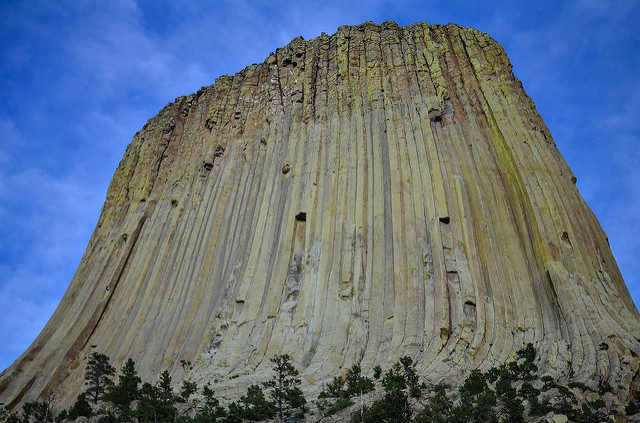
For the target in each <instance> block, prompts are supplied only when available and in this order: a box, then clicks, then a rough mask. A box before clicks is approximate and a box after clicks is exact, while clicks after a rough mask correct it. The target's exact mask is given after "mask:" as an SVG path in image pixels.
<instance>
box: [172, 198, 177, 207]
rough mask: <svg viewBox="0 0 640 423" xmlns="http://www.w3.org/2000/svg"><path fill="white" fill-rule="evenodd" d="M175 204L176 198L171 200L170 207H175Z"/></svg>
mask: <svg viewBox="0 0 640 423" xmlns="http://www.w3.org/2000/svg"><path fill="white" fill-rule="evenodd" d="M177 205H178V200H176V199H175V198H174V199H173V200H171V207H175V206H177Z"/></svg>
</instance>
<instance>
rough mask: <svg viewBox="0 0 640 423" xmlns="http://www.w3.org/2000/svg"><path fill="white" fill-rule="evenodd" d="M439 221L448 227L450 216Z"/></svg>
mask: <svg viewBox="0 0 640 423" xmlns="http://www.w3.org/2000/svg"><path fill="white" fill-rule="evenodd" d="M439 219H440V222H442V223H444V224H446V225H448V224H449V216H442V217H440V218H439Z"/></svg>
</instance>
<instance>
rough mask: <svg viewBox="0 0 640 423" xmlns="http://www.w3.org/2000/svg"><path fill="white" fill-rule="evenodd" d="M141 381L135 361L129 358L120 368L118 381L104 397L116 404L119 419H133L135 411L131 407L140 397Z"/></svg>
mask: <svg viewBox="0 0 640 423" xmlns="http://www.w3.org/2000/svg"><path fill="white" fill-rule="evenodd" d="M140 382H141V379H140V377H139V376H138V372H137V371H136V368H135V363H134V362H133V360H132V359H130V358H129V359H128V360H127V361H126V363H124V365H123V366H122V369H121V370H120V375H119V376H118V383H117V384H115V385H113V386H111V387H110V388H109V390H108V392H107V393H106V394H105V398H104V399H105V400H106V401H108V402H110V403H112V404H113V405H114V407H115V409H116V412H117V415H118V418H119V419H120V420H119V421H121V422H128V421H132V419H133V417H134V414H135V413H134V411H133V410H132V409H131V403H132V402H133V401H135V400H137V399H138V397H139V390H138V385H139V384H140Z"/></svg>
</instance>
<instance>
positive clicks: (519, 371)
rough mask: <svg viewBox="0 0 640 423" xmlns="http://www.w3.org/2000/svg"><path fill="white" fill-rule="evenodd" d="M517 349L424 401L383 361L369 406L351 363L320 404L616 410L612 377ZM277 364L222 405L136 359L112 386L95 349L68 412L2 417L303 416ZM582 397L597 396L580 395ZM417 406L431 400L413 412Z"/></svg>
mask: <svg viewBox="0 0 640 423" xmlns="http://www.w3.org/2000/svg"><path fill="white" fill-rule="evenodd" d="M516 354H517V357H516V360H514V361H512V362H509V363H506V364H503V365H500V366H498V367H492V368H491V369H489V370H487V371H485V372H483V371H481V370H479V369H476V370H473V371H472V372H471V373H470V374H469V375H468V377H467V378H466V379H465V380H464V382H463V383H462V385H461V386H460V387H459V389H458V392H457V394H456V395H454V394H453V393H451V395H449V394H450V392H448V391H447V389H446V388H445V386H442V385H438V386H435V387H434V388H432V390H431V395H430V396H429V397H428V398H426V400H425V402H422V401H420V398H422V397H423V393H424V391H425V389H426V385H425V384H424V383H420V381H419V378H418V375H417V372H416V365H415V363H414V362H413V360H412V359H411V358H409V357H402V358H401V359H400V360H399V361H398V362H397V363H395V364H394V365H393V366H392V367H391V368H390V369H388V370H387V371H386V372H384V373H383V372H382V369H381V368H380V367H379V366H377V367H376V368H374V369H373V370H374V372H373V373H374V374H373V377H374V379H375V380H377V381H378V382H379V386H381V387H382V390H383V392H382V393H381V395H378V396H377V398H378V399H377V400H375V401H374V402H373V403H371V404H365V402H364V399H365V397H364V394H366V393H368V392H371V391H373V390H375V383H374V379H371V378H368V377H365V376H363V375H362V369H361V368H360V366H359V365H355V366H353V367H351V368H350V369H348V370H347V371H346V373H345V374H344V376H336V377H334V379H333V380H332V381H331V383H329V384H328V385H327V386H326V387H325V389H324V390H323V391H322V392H321V393H320V395H319V397H318V402H317V404H318V407H319V408H320V409H321V411H322V412H323V414H324V415H325V416H329V415H332V414H335V413H337V412H339V411H341V410H344V409H346V408H347V407H350V406H353V405H354V403H357V404H358V407H357V408H356V409H355V410H352V411H353V412H352V414H351V421H352V422H354V423H355V422H360V423H365V422H366V423H385V422H396V423H400V422H403V423H405V422H406V423H408V422H413V423H454V422H470V423H519V422H525V421H538V420H540V418H541V417H542V416H545V415H546V414H548V413H549V412H554V413H556V414H564V415H566V416H567V417H568V418H569V420H570V421H572V422H576V423H596V422H601V421H606V420H607V419H608V416H609V415H610V414H611V413H612V412H613V410H608V409H607V407H606V403H605V401H604V400H603V399H602V398H601V396H603V395H606V394H607V393H610V392H613V387H612V386H611V385H610V384H609V383H608V382H607V381H606V379H600V380H599V382H598V386H597V389H592V388H590V387H588V386H587V385H585V384H584V383H581V382H578V381H569V382H568V383H567V384H566V386H565V385H563V384H562V383H560V382H558V381H557V380H555V379H554V378H553V377H551V376H549V375H546V376H543V377H542V378H540V377H539V376H538V366H537V364H536V359H537V352H536V350H535V348H534V347H533V345H532V344H528V345H526V346H525V347H523V348H521V349H519V350H518V351H517V352H516ZM271 361H272V363H273V371H274V376H273V378H272V379H271V380H269V381H268V382H266V383H264V384H262V386H260V385H252V386H250V387H249V388H248V389H247V391H246V393H245V395H243V396H241V397H240V398H238V399H237V400H236V401H234V402H232V403H230V404H229V405H228V407H227V409H225V407H223V406H222V405H221V404H220V401H219V400H218V399H217V398H216V397H215V394H214V390H213V388H212V387H211V385H210V384H209V383H207V384H206V385H205V386H204V387H203V388H202V391H201V393H200V395H196V394H197V392H198V386H197V384H196V383H194V382H191V381H189V380H184V381H183V382H182V385H181V386H180V389H179V391H178V392H177V393H176V392H174V390H173V387H172V379H171V375H170V374H169V372H168V371H164V372H163V373H162V374H161V375H160V377H159V378H158V382H157V383H156V384H155V385H152V384H150V383H148V382H145V383H142V381H141V379H140V377H139V376H138V374H137V372H136V368H135V363H134V362H133V360H131V359H128V360H127V361H126V362H125V363H124V365H123V366H122V368H121V370H120V372H119V374H118V378H117V383H115V384H114V382H113V380H112V378H113V377H114V374H115V370H114V369H113V367H112V366H111V365H110V364H109V358H108V357H107V356H106V355H103V354H97V353H94V354H92V356H91V357H90V359H89V361H88V363H87V369H86V372H85V380H86V385H87V386H88V387H87V389H86V391H85V392H82V393H81V394H80V395H79V396H78V397H77V399H76V401H75V402H74V404H73V406H72V407H71V408H69V409H68V410H63V411H62V412H60V413H59V414H58V415H57V416H56V415H55V414H54V411H53V410H52V409H51V406H50V404H51V403H52V401H53V396H52V395H50V396H46V397H44V401H35V402H27V403H26V404H25V405H24V407H23V408H22V411H21V412H20V413H19V414H11V413H10V412H9V410H7V409H6V408H4V407H2V404H0V422H6V423H35V422H44V423H54V422H56V423H58V422H60V423H61V422H64V421H72V420H75V419H77V418H79V417H90V416H97V420H96V421H98V422H100V423H112V422H113V423H116V422H118V423H120V422H136V423H160V422H163V423H164V422H166V423H244V422H251V421H267V420H274V419H276V418H277V421H279V422H284V421H287V422H293V421H296V420H297V419H300V418H302V417H303V416H304V414H305V412H306V402H307V401H306V399H305V397H304V395H303V394H302V391H301V390H300V384H301V381H300V379H298V378H297V376H298V371H297V370H296V369H295V367H294V366H293V365H292V364H291V358H290V357H289V356H287V355H279V356H276V357H274V358H273V359H272V360H271ZM181 364H182V365H183V368H185V371H186V368H187V367H189V368H190V366H191V363H189V362H184V363H181ZM141 383H142V385H141ZM140 385H141V386H140ZM263 388H266V389H263ZM579 391H580V392H581V394H578V392H579ZM596 393H597V394H598V395H599V396H596V395H595V394H596ZM587 394H590V396H588V397H587ZM194 397H195V398H194ZM585 397H587V398H595V399H593V400H591V401H587V400H584V399H582V400H580V401H579V400H578V399H579V398H585ZM356 398H357V400H356ZM605 399H606V397H605ZM418 404H426V405H425V406H424V409H422V410H421V411H420V412H419V413H417V414H416V415H415V416H414V414H415V411H414V410H416V408H417V407H418ZM354 408H355V407H354ZM625 411H626V413H627V414H628V415H635V414H638V413H640V392H638V393H637V394H636V395H635V396H634V399H632V400H631V401H630V402H629V403H628V404H627V405H626V408H625ZM54 416H55V417H54ZM94 418H95V417H94Z"/></svg>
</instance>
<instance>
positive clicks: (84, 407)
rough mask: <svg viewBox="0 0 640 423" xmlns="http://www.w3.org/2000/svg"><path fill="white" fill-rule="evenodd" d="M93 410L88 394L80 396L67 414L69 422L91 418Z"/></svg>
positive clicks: (84, 393)
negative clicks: (80, 418) (81, 418)
mask: <svg viewBox="0 0 640 423" xmlns="http://www.w3.org/2000/svg"><path fill="white" fill-rule="evenodd" d="M91 414H92V410H91V405H90V404H89V401H87V394H86V392H83V393H81V394H80V395H78V398H77V399H76V402H75V403H74V404H73V405H72V406H71V408H70V409H69V412H68V413H67V418H68V419H69V420H75V419H77V418H78V417H91Z"/></svg>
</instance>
